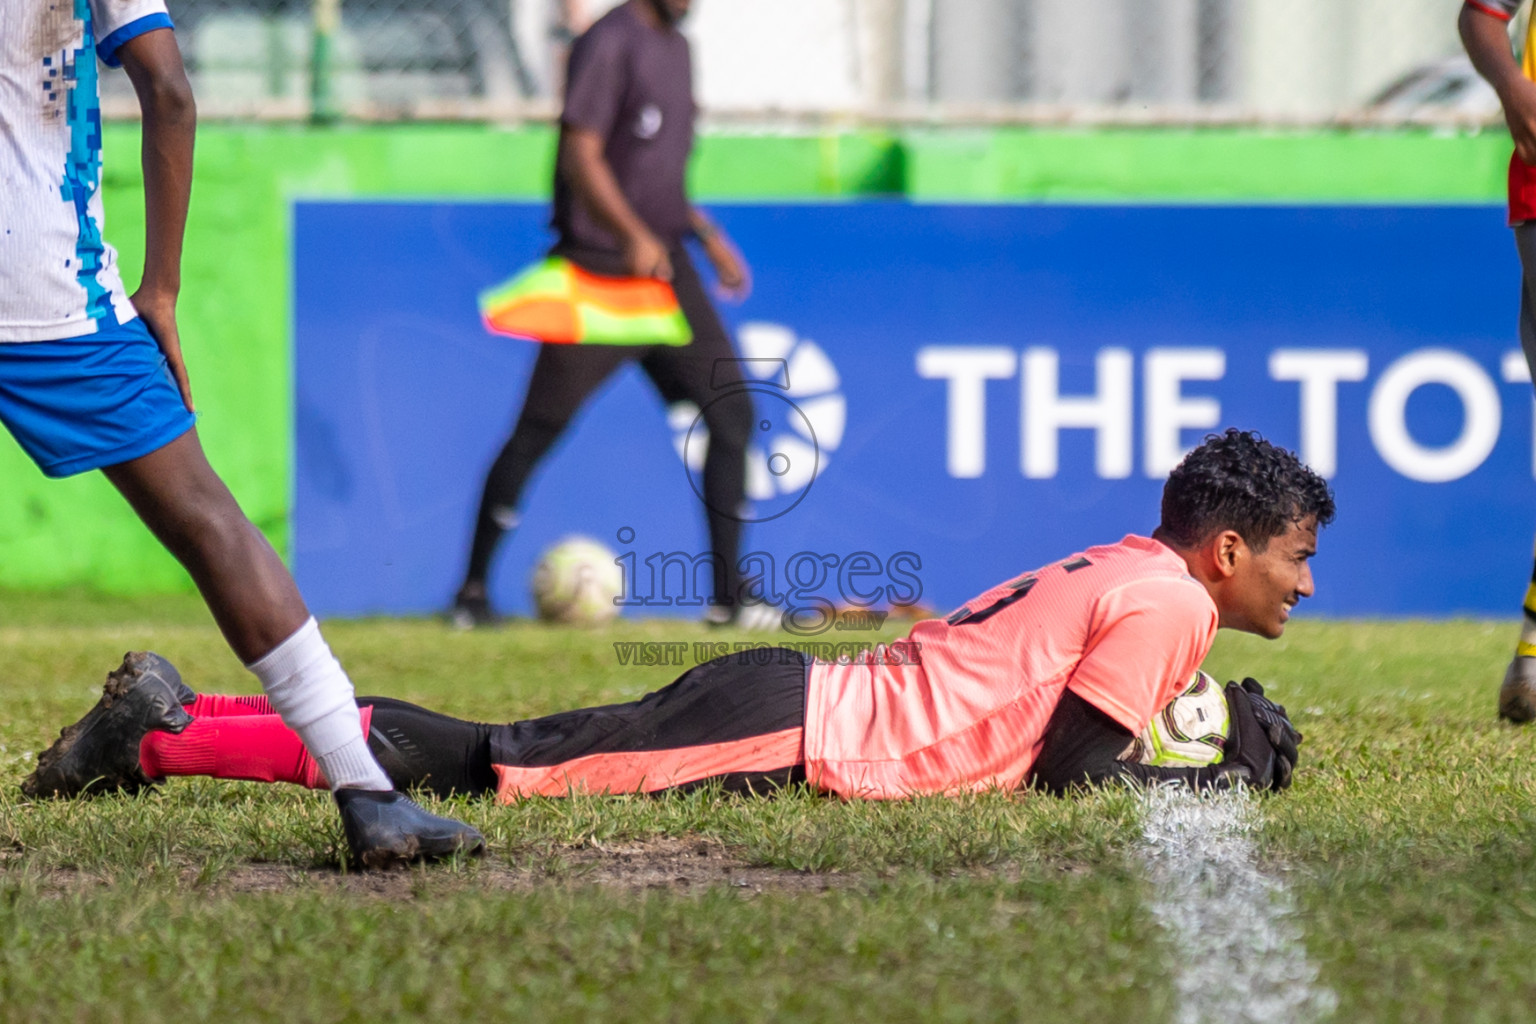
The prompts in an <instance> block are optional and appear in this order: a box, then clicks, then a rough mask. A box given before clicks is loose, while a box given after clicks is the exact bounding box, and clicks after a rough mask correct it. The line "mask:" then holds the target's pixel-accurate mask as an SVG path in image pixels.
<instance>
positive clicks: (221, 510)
mask: <svg viewBox="0 0 1536 1024" xmlns="http://www.w3.org/2000/svg"><path fill="white" fill-rule="evenodd" d="M102 472H103V473H105V474H106V477H107V479H109V480H111V481H112V484H113V486H115V487H116V488H117V489H118V490H119V491H120V492H122V495H123V497H124V498H126V499H127V500H128V504H130V505H132V506H133V510H134V511H135V512H137V513H138V515H139V518H140V519H142V520H144V524H145V525H146V526H148V527H149V529H150V532H152V533H153V534H154V535H155V537H156V538H157V539H159V541H160V543H162V544H164V545H165V548H166V550H167V551H169V552H170V553H171V554H172V555H173V556H175V558H176V560H177V561H178V562H180V563H181V564H182V565H183V566H184V567H185V568H186V570H187V572H188V574H190V575H191V577H192V581H193V583H195V584H197V589H198V591H199V592H200V593H201V594H202V595H203V599H204V600H205V601H206V602H207V603H208V610H209V611H210V612H212V613H213V620H214V622H216V623H218V626H219V630H220V631H221V632H222V633H223V634H224V639H225V640H227V641H228V642H229V646H230V648H231V649H233V650H234V652H235V654H236V655H238V656H239V658H240V660H241V661H242V662H243V663H245V664H247V665H249V664H252V663H254V662H256V661H257V660H259V659H260V658H261V657H262V656H263V655H265V654H267V653H268V652H269V651H271V650H272V649H273V648H275V647H276V646H277V645H278V644H280V643H282V642H283V641H284V640H286V639H287V638H288V637H290V636H292V635H293V634H294V632H295V631H296V630H297V629H298V628H299V627H300V626H302V625H303V624H304V623H305V621H307V620H308V619H309V609H308V608H307V607H305V604H304V598H303V597H302V596H300V594H299V588H298V585H297V584H295V583H294V581H293V576H292V574H290V573H289V572H288V567H287V566H285V565H284V564H283V561H282V559H281V558H279V557H278V555H277V552H276V551H274V550H273V549H272V545H271V544H269V543H268V542H267V539H266V537H265V536H263V535H262V533H261V531H260V530H258V529H256V527H255V526H254V525H252V523H251V522H250V520H248V519H247V518H246V517H245V513H244V512H242V511H241V510H240V506H239V504H238V503H236V501H235V497H234V495H232V494H231V493H230V492H229V488H228V487H226V486H225V485H224V481H223V480H222V479H220V478H219V475H218V474H217V473H215V472H214V471H213V467H212V466H210V465H209V464H208V460H207V458H206V457H205V456H204V454H203V448H202V444H201V443H200V442H199V441H198V437H197V431H196V430H195V429H193V430H190V431H188V432H187V433H185V434H183V435H182V436H181V437H179V438H177V439H176V440H174V441H172V442H171V443H170V444H168V445H166V446H165V447H163V448H160V449H159V450H157V451H154V452H151V453H150V454H148V455H145V456H144V457H142V458H138V459H134V460H133V461H132V462H125V463H123V464H121V465H118V466H108V467H107V468H106V469H104V470H102Z"/></svg>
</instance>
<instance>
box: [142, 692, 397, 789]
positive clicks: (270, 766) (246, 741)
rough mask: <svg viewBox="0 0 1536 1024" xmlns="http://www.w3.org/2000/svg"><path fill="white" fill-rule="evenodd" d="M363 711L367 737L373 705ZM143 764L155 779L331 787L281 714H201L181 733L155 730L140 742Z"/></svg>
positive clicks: (364, 728)
mask: <svg viewBox="0 0 1536 1024" xmlns="http://www.w3.org/2000/svg"><path fill="white" fill-rule="evenodd" d="M219 699H221V700H235V699H239V698H228V697H225V698H219ZM263 699H265V698H263ZM359 713H360V714H361V716H362V720H363V735H365V736H366V735H367V734H368V726H369V724H370V722H371V721H372V719H373V709H372V708H360V709H359ZM139 767H141V768H142V769H143V770H144V774H145V775H148V776H149V777H150V778H162V777H165V776H169V775H207V776H211V777H212V778H215V779H242V780H245V781H247V782H291V783H293V784H294V785H298V786H304V787H307V788H309V789H326V788H328V786H327V784H326V781H325V776H324V775H322V774H321V773H320V767H319V765H317V764H315V759H314V758H312V757H310V756H309V752H308V751H306V750H305V749H304V744H303V743H301V742H300V741H299V737H298V735H297V734H296V733H294V731H293V730H292V729H289V728H288V727H287V726H286V725H284V724H283V720H282V719H281V718H279V717H278V716H276V715H257V714H235V715H225V716H222V717H212V718H197V719H194V720H193V722H192V724H191V725H189V726H187V727H186V729H184V730H183V731H182V732H181V733H179V734H176V733H169V732H161V731H158V730H152V731H150V732H149V733H146V734H145V736H144V739H143V740H141V741H140V742H139Z"/></svg>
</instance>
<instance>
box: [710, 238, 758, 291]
mask: <svg viewBox="0 0 1536 1024" xmlns="http://www.w3.org/2000/svg"><path fill="white" fill-rule="evenodd" d="M704 253H705V255H707V256H708V257H709V262H710V264H711V265H712V266H713V267H714V268H715V277H716V278H718V279H719V281H720V288H719V291H720V294H721V296H722V297H724V298H727V299H730V300H732V301H734V302H741V301H742V300H743V299H745V298H746V297H747V296H748V295H751V294H752V268H750V267H748V266H747V261H746V260H745V259H743V258H742V255H741V250H739V249H737V248H736V246H735V245H733V244H732V243H731V240H730V239H729V238H728V237H726V234H725V232H724V231H721V230H720V229H719V228H716V229H715V230H714V231H713V232H712V233H711V234H710V235H709V236H708V237H707V238H705V239H704Z"/></svg>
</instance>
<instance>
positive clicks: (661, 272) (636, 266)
mask: <svg viewBox="0 0 1536 1024" xmlns="http://www.w3.org/2000/svg"><path fill="white" fill-rule="evenodd" d="M624 264H625V266H626V267H628V269H629V273H630V276H632V277H654V278H657V279H658V280H661V281H670V280H672V257H671V256H669V255H668V254H667V247H666V246H665V245H662V244H661V239H659V238H657V237H656V236H655V235H653V234H651V233H650V232H645V233H644V234H637V235H634V236H632V237H631V238H630V239H629V241H628V242H626V243H625V245H624Z"/></svg>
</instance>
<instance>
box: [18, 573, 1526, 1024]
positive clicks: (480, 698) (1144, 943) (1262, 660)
mask: <svg viewBox="0 0 1536 1024" xmlns="http://www.w3.org/2000/svg"><path fill="white" fill-rule="evenodd" d="M327 632H328V635H329V637H330V639H331V642H332V645H333V646H334V647H335V648H336V650H337V652H338V653H339V654H340V655H341V657H342V659H343V661H344V663H345V664H346V665H347V666H348V667H349V669H350V671H351V672H352V674H353V676H354V678H355V679H356V681H357V684H358V688H359V690H360V691H361V692H377V693H384V694H388V695H391V696H398V697H403V698H406V699H410V700H415V701H419V702H421V703H424V704H427V705H429V706H432V707H435V708H439V709H441V710H444V711H448V712H450V713H454V714H457V715H461V716H464V717H477V718H484V719H507V718H512V717H522V716H527V715H532V714H541V713H545V712H549V711H553V710H558V709H561V708H565V707H571V706H576V705H579V704H586V703H593V702H599V701H610V700H620V699H627V698H631V697H634V696H637V695H639V694H641V693H643V692H645V691H646V690H648V689H652V688H655V687H656V686H659V685H661V684H664V683H665V682H667V681H669V680H670V679H671V678H672V676H673V675H674V674H675V673H676V671H677V669H675V668H669V667H651V668H638V667H633V666H624V665H621V664H619V659H618V658H617V657H616V656H615V653H614V650H613V647H612V644H613V643H614V642H615V641H623V640H632V639H651V640H668V641H692V640H695V639H712V640H713V639H718V637H717V636H715V635H710V636H708V637H705V636H704V635H703V634H702V633H701V632H700V631H699V630H698V629H697V628H696V627H691V626H687V625H682V624H676V623H668V624H663V623H644V622H640V623H628V622H626V623H621V624H620V625H618V626H616V627H614V628H613V629H611V630H608V631H604V632H596V633H586V632H580V631H572V630H565V631H561V630H546V629H540V628H537V627H531V626H512V627H509V628H507V629H503V630H497V631H490V632H484V633H474V634H468V635H465V634H456V633H453V632H450V631H449V630H448V629H446V628H445V627H444V626H442V625H440V624H438V623H434V622H423V621H393V620H391V621H383V620H381V621H370V622H356V623H350V622H348V623H343V622H337V623H332V624H330V625H329V626H328V627H327ZM887 633H889V630H888V631H887ZM846 638H847V637H839V639H846ZM733 639H734V638H733ZM1513 640H1514V636H1513V626H1512V625H1510V624H1504V623H1500V624H1484V623H1469V622H1449V623H1393V624H1382V623H1357V622H1335V623H1321V622H1312V621H1306V620H1302V621H1299V622H1297V623H1295V624H1294V625H1293V626H1292V627H1291V629H1290V631H1289V632H1288V633H1287V635H1286V637H1285V638H1284V639H1283V640H1281V641H1277V642H1274V643H1265V642H1263V641H1259V640H1256V639H1253V638H1248V637H1232V636H1226V635H1223V637H1222V639H1221V640H1220V641H1219V642H1218V643H1217V646H1216V650H1215V652H1214V653H1213V655H1212V657H1211V659H1210V660H1209V662H1208V665H1207V667H1208V668H1209V669H1210V670H1211V671H1212V672H1213V673H1214V674H1215V675H1217V676H1218V678H1221V679H1226V678H1229V677H1231V676H1240V675H1244V674H1250V675H1254V676H1257V677H1259V678H1260V679H1262V680H1263V681H1265V682H1266V683H1267V684H1269V685H1270V686H1271V688H1272V689H1271V692H1272V693H1273V695H1275V696H1276V697H1277V698H1278V699H1279V700H1280V701H1282V702H1283V703H1285V704H1286V705H1287V706H1288V707H1289V708H1290V709H1291V711H1292V713H1293V715H1294V717H1295V718H1296V721H1297V724H1298V726H1299V727H1300V728H1301V730H1302V731H1303V732H1304V733H1305V734H1306V742H1305V744H1304V745H1303V747H1302V753H1303V763H1302V765H1301V767H1300V769H1299V771H1298V774H1297V780H1296V785H1295V787H1294V789H1292V791H1291V792H1290V793H1289V794H1287V795H1285V796H1283V797H1280V798H1276V799H1266V800H1264V801H1262V802H1261V804H1260V811H1259V817H1260V819H1261V821H1262V827H1261V829H1260V831H1259V833H1258V836H1257V840H1256V842H1257V844H1258V859H1259V863H1260V865H1261V866H1262V867H1263V869H1264V870H1265V871H1266V872H1267V873H1268V874H1269V875H1270V876H1272V877H1275V878H1279V879H1282V880H1283V881H1284V884H1285V885H1286V886H1287V887H1288V888H1289V891H1290V894H1291V897H1292V899H1293V900H1294V903H1295V906H1296V908H1297V913H1296V916H1295V918H1294V920H1295V922H1296V924H1297V925H1298V926H1299V931H1300V935H1301V941H1302V943H1303V944H1304V946H1305V953H1306V957H1307V959H1308V960H1309V961H1310V962H1311V963H1312V964H1313V965H1314V966H1315V968H1316V970H1317V983H1318V984H1319V985H1322V986H1326V987H1327V988H1328V989H1331V990H1332V992H1333V993H1335V994H1336V996H1337V999H1338V1009H1337V1012H1336V1015H1335V1019H1337V1020H1340V1021H1400V1020H1401V1021H1420V1020H1424V1021H1436V1020H1455V1021H1480V1020H1486V1021H1510V1020H1520V1019H1530V1018H1531V1017H1532V1016H1533V1015H1536V970H1533V961H1536V886H1533V883H1536V729H1524V730H1522V729H1517V728H1513V727H1509V726H1504V725H1501V724H1500V723H1498V722H1497V721H1495V719H1494V714H1493V707H1494V698H1495V692H1496V689H1497V683H1498V680H1499V678H1500V674H1501V672H1502V668H1503V663H1504V660H1505V658H1506V657H1507V656H1508V652H1509V650H1510V648H1511V646H1512V643H1513ZM141 647H147V648H153V649H155V650H158V651H160V652H161V653H163V654H166V655H167V656H169V657H171V658H172V659H173V660H174V661H176V662H177V664H178V665H179V666H180V667H181V668H182V671H183V673H184V675H185V676H186V678H187V679H188V681H189V682H192V683H193V685H195V686H196V687H197V688H199V689H203V690H215V691H225V692H252V690H253V689H254V681H253V680H252V679H251V678H250V677H249V676H248V675H247V674H246V673H245V672H244V671H243V670H242V669H241V668H240V666H239V665H238V664H237V663H236V662H235V660H234V658H233V657H232V656H231V655H230V654H229V653H228V652H227V651H226V649H225V648H224V647H223V645H222V643H221V641H220V639H219V637H218V634H217V633H216V631H215V630H214V629H213V627H212V625H211V623H210V622H209V620H208V618H207V615H206V613H205V612H203V611H202V609H201V607H200V606H199V605H197V604H196V602H195V601H194V600H193V599H190V598H176V599H170V600H162V599H156V600H152V601H151V600H133V601H124V600H115V599H105V598H92V597H89V596H86V595H78V594H76V595H59V596H53V597H38V596H37V595H3V594H0V702H3V704H0V707H3V709H4V710H3V712H0V1020H3V1021H13V1020H14V1021H36V1020H71V1021H155V1022H163V1021H166V1020H184V1021H194V1020H213V1019H220V1018H222V1019H226V1020H230V1021H285V1022H291V1021H381V1020H431V1021H435V1022H446V1021H458V1020H477V1021H500V1020H507V1021H541V1022H547V1021H565V1020H604V1021H608V1020H648V1021H701V1022H703V1021H709V1022H718V1021H738V1020H740V1021H774V1022H776V1024H784V1022H791V1021H834V1022H839V1024H843V1022H847V1021H854V1020H877V1021H881V1022H900V1021H924V1022H928V1021H941V1020H966V1021H988V1020H997V1021H1016V1020H1031V1021H1055V1020H1084V1021H1106V1020H1135V1021H1172V1020H1175V1019H1177V1015H1178V1012H1179V1009H1180V1007H1179V996H1178V994H1177V989H1176V985H1175V981H1174V978H1175V975H1176V972H1177V970H1178V966H1179V962H1180V961H1179V950H1177V949H1176V948H1173V946H1172V943H1171V940H1170V936H1169V935H1168V934H1167V933H1165V932H1163V931H1162V930H1161V929H1160V927H1159V925H1158V924H1157V923H1156V921H1155V920H1154V919H1153V918H1152V917H1151V916H1150V915H1149V913H1148V911H1147V909H1146V908H1147V904H1148V902H1149V900H1150V899H1151V898H1152V896H1153V894H1152V893H1151V892H1149V887H1150V883H1149V881H1148V880H1147V877H1146V874H1145V872H1144V871H1143V870H1142V867H1141V862H1140V861H1139V860H1138V859H1137V857H1136V856H1135V852H1134V851H1135V848H1136V844H1137V841H1138V839H1139V837H1140V835H1141V815H1142V807H1143V805H1142V803H1141V802H1140V801H1139V799H1138V798H1137V797H1136V796H1134V795H1132V794H1129V793H1125V792H1111V793H1103V794H1098V795H1094V796H1090V797H1085V798H1082V799H1074V800H1053V799H1049V798H1045V797H1038V796H1024V797H1008V796H1002V795H991V796H985V797H979V798H972V799H964V800H943V799H931V800H927V799H925V800H918V801H912V802H908V803H898V804H843V803H838V802H834V801H830V800H825V799H818V798H815V797H812V796H809V795H806V794H804V793H792V794H789V795H786V796H784V797H781V798H779V799H774V800H740V799H735V798H730V797H725V796H722V795H720V794H717V793H710V792H704V793H695V794H690V795H687V796H676V797H667V798H662V799H647V798H582V799H573V800H531V801H527V802H525V803H523V804H520V805H518V806H515V807H501V806H498V805H497V804H495V803H494V802H492V801H490V800H483V801H454V802H452V803H451V804H449V805H447V809H448V810H449V811H451V812H452V813H454V814H458V815H461V816H463V817H465V818H466V819H468V820H470V821H471V822H473V823H474V824H475V825H477V826H478V827H479V828H481V829H482V830H483V831H484V832H485V833H486V836H487V838H488V840H489V842H490V847H491V850H490V856H489V857H487V858H486V859H485V860H483V861H479V862H463V863H452V864H448V865H444V866H439V867H436V868H431V869H418V870H413V871H409V872H403V873H398V874H395V875H389V876H383V877H372V876H356V875H351V876H349V875H345V874H343V873H341V872H339V871H337V870H336V868H335V866H334V865H335V863H336V857H337V851H338V848H339V845H340V841H341V837H340V833H339V829H338V828H337V825H336V821H335V817H334V812H333V811H332V809H331V806H330V804H329V801H328V800H327V799H326V797H325V796H324V795H322V794H316V793H308V792H303V791H300V790H298V789H294V788H289V787H276V786H265V787H264V786H258V785H251V784H234V783H216V782H211V781H204V780H172V782H171V783H170V784H168V785H166V786H165V787H163V788H161V789H160V790H158V791H155V792H151V793H147V794H144V795H141V796H138V797H134V798H117V797H113V798H105V799H99V800H94V801H85V802H63V803H41V804H33V803H27V802H24V801H23V800H22V799H21V798H20V795H19V793H18V791H17V784H18V783H19V782H20V781H21V779H22V777H23V776H24V775H25V774H26V773H27V771H29V770H30V766H31V758H32V757H33V756H34V754H35V751H36V750H38V749H39V748H40V747H41V746H43V745H45V744H46V743H47V742H50V741H51V740H52V738H53V736H54V735H55V734H56V733H57V730H58V728H59V727H60V726H62V725H63V724H65V723H66V722H68V721H70V720H73V719H74V718H75V717H78V716H79V715H80V714H81V713H83V712H84V710H85V709H86V708H88V707H89V706H90V704H91V703H92V702H93V701H94V699H95V697H96V695H97V694H98V693H99V688H100V683H101V680H102V678H103V676H104V674H105V672H106V670H107V669H109V668H111V667H114V666H115V665H116V663H117V661H118V659H119V658H120V657H121V656H122V653H123V652H124V651H125V650H128V649H130V648H141Z"/></svg>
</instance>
